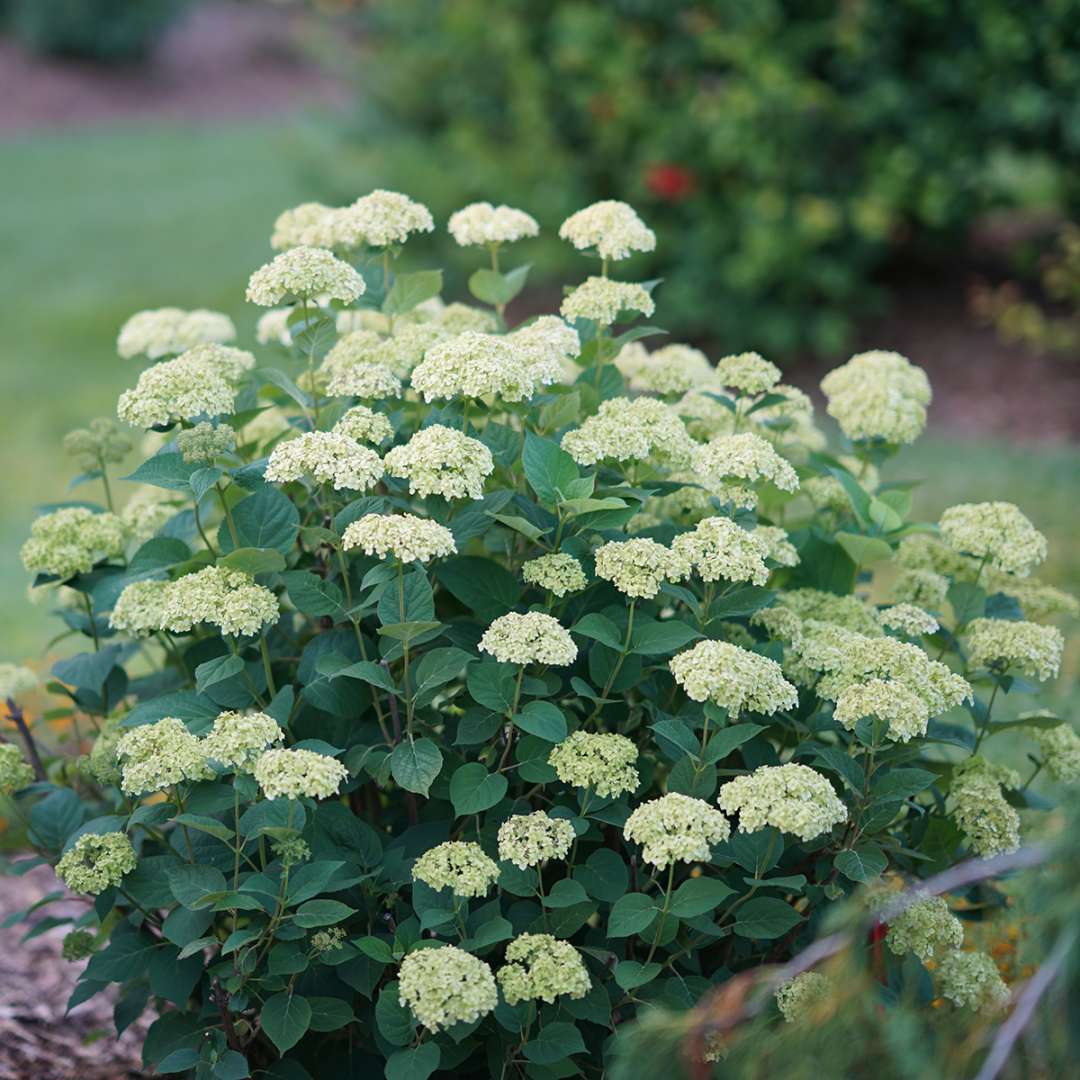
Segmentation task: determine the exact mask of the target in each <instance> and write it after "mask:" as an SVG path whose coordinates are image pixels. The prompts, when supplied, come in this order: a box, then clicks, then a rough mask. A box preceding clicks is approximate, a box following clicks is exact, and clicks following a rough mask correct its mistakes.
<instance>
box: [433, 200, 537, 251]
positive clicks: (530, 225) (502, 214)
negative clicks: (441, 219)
mask: <svg viewBox="0 0 1080 1080" xmlns="http://www.w3.org/2000/svg"><path fill="white" fill-rule="evenodd" d="M446 227H447V230H448V231H449V233H450V235H451V236H452V237H453V238H454V240H455V241H457V243H458V244H459V245H460V246H461V247H470V246H472V245H477V244H512V243H513V242H514V241H516V240H524V239H525V238H526V237H530V236H538V235H539V234H540V226H539V224H538V223H537V221H536V218H534V217H533V216H532V215H531V214H526V213H525V211H524V210H515V209H514V208H513V207H512V206H505V205H502V206H492V205H491V203H489V202H475V203H469V205H468V206H463V207H462V208H461V209H460V210H457V211H455V212H454V213H453V214H451V215H450V220H449V221H448V222H447V226H446Z"/></svg>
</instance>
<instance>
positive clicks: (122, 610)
mask: <svg viewBox="0 0 1080 1080" xmlns="http://www.w3.org/2000/svg"><path fill="white" fill-rule="evenodd" d="M172 586H173V582H171V581H133V582H131V583H130V584H128V585H125V586H124V590H123V592H121V593H120V595H119V596H118V597H117V598H116V602H115V603H114V604H113V609H112V613H111V614H110V615H109V626H110V627H111V628H112V629H113V630H123V631H125V632H127V633H129V634H132V635H133V636H134V637H146V636H147V635H148V634H152V633H154V632H156V631H158V630H164V629H165V622H166V618H167V613H168V603H169V597H170V595H171V589H172Z"/></svg>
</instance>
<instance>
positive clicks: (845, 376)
mask: <svg viewBox="0 0 1080 1080" xmlns="http://www.w3.org/2000/svg"><path fill="white" fill-rule="evenodd" d="M821 389H822V391H823V392H824V394H825V396H826V397H827V398H828V399H829V404H828V413H829V415H830V416H832V417H833V418H834V419H835V420H836V422H837V423H838V424H839V425H840V429H841V430H842V431H843V433H844V434H845V435H846V436H847V437H848V438H849V439H851V440H853V441H855V442H860V441H862V440H867V439H882V440H884V441H885V442H887V443H913V442H914V441H915V440H916V439H917V438H918V437H919V436H920V435H921V434H922V432H923V429H924V428H925V427H926V408H927V406H928V405H929V404H930V399H931V391H930V380H929V379H927V377H926V373H925V372H924V371H923V370H922V368H919V367H916V366H915V365H914V364H912V363H911V362H910V361H909V360H907V359H906V358H905V357H903V356H901V355H900V354H899V353H894V352H883V351H880V350H877V351H874V352H865V353H859V354H858V355H856V356H853V357H852V358H851V359H850V360H849V361H848V362H847V363H846V364H842V365H841V366H840V367H838V368H834V369H833V370H832V371H830V372H829V374H828V375H826V376H825V378H824V379H822V380H821Z"/></svg>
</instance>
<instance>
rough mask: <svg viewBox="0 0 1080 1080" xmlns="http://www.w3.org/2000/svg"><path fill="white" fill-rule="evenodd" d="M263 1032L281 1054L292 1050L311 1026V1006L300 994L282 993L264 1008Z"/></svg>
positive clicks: (275, 996) (269, 1000)
mask: <svg viewBox="0 0 1080 1080" xmlns="http://www.w3.org/2000/svg"><path fill="white" fill-rule="evenodd" d="M261 1020H262V1030H263V1031H264V1032H265V1033H266V1035H267V1037H268V1038H269V1039H270V1041H271V1042H272V1043H273V1044H274V1045H275V1046H276V1047H277V1050H278V1053H279V1054H284V1053H286V1052H287V1051H289V1050H291V1049H292V1048H293V1047H294V1046H295V1045H296V1044H297V1043H298V1042H299V1041H300V1040H301V1039H302V1038H303V1037H304V1034H305V1033H306V1032H307V1030H308V1027H309V1026H310V1024H311V1006H310V1005H309V1004H308V1002H307V998H304V997H301V996H300V995H299V994H289V993H280V994H275V995H274V996H273V997H272V998H269V999H268V1000H267V1001H266V1003H265V1004H264V1005H263V1007H262V1014H261Z"/></svg>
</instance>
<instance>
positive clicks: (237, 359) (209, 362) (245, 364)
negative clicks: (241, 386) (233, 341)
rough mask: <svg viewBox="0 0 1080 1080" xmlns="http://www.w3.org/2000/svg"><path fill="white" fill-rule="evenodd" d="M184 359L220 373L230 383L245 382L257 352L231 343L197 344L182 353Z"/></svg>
mask: <svg viewBox="0 0 1080 1080" xmlns="http://www.w3.org/2000/svg"><path fill="white" fill-rule="evenodd" d="M177 360H183V361H185V362H186V363H188V364H191V365H192V366H193V367H198V368H201V369H202V370H204V371H209V372H212V373H213V374H214V375H219V376H221V378H223V379H224V380H225V381H226V382H227V383H229V384H230V385H234V384H236V383H240V382H243V379H244V376H245V375H246V374H247V373H248V372H249V371H251V370H252V369H253V368H254V367H255V363H256V361H255V354H254V353H250V352H248V350H247V349H234V348H233V347H232V346H231V345H215V344H206V345H195V346H194V347H193V348H190V349H188V350H187V352H184V353H181V354H180V355H179V356H178V357H177Z"/></svg>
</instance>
